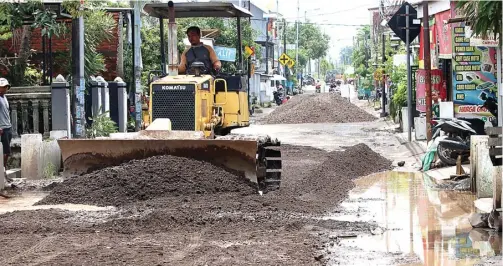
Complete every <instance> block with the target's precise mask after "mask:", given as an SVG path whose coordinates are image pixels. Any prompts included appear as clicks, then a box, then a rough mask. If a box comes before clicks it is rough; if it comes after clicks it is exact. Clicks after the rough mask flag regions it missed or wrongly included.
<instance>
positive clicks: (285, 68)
mask: <svg viewBox="0 0 503 266" xmlns="http://www.w3.org/2000/svg"><path fill="white" fill-rule="evenodd" d="M283 53H285V54H286V19H283ZM283 69H284V70H285V71H284V73H283V75H284V76H285V78H287V77H288V75H287V74H286V72H287V70H288V69H287V66H283Z"/></svg>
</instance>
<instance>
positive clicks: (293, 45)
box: [286, 44, 295, 50]
mask: <svg viewBox="0 0 503 266" xmlns="http://www.w3.org/2000/svg"><path fill="white" fill-rule="evenodd" d="M286 49H287V50H295V44H287V45H286Z"/></svg>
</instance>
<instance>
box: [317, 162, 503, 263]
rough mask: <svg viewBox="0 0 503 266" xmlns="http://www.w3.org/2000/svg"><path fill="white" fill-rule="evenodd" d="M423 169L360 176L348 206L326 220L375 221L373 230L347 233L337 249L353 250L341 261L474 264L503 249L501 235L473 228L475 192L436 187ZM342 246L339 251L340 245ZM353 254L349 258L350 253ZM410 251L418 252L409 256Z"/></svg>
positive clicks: (340, 259) (497, 253)
mask: <svg viewBox="0 0 503 266" xmlns="http://www.w3.org/2000/svg"><path fill="white" fill-rule="evenodd" d="M424 182H425V181H423V176H422V175H421V174H418V173H402V172H394V171H393V172H387V173H382V174H377V175H372V176H369V177H365V178H362V179H359V180H356V181H355V183H356V188H355V189H353V190H352V191H351V193H350V195H349V198H348V200H346V201H345V202H344V203H343V204H342V207H343V211H341V212H340V213H336V214H334V215H333V216H331V217H325V219H334V220H344V221H364V222H375V223H377V224H378V225H379V226H380V227H382V228H384V229H383V230H381V229H380V228H378V229H374V230H372V235H365V236H359V237H353V238H341V240H340V243H339V245H338V246H336V247H335V248H334V250H333V253H338V254H339V255H338V256H337V257H341V256H340V254H341V253H340V251H341V250H350V252H348V253H347V254H346V255H344V256H342V257H341V258H334V260H338V261H333V262H336V263H341V262H342V264H346V263H349V264H351V265H360V264H368V261H370V260H373V261H374V263H375V264H374V265H377V264H386V265H404V264H405V265H473V264H476V263H479V262H480V260H481V258H484V257H490V256H497V255H500V254H501V234H498V233H496V232H493V231H491V230H481V229H473V230H472V227H471V226H470V224H469V221H468V217H469V215H470V214H471V213H473V212H476V208H475V207H474V200H475V196H473V195H472V194H471V193H469V192H454V191H441V190H433V189H430V188H428V186H425V185H424ZM337 249H338V250H337ZM345 256H346V257H347V258H344V257H345ZM404 256H405V257H406V256H409V257H410V258H412V257H418V258H419V260H420V261H417V260H416V261H414V260H412V261H407V259H403V258H404Z"/></svg>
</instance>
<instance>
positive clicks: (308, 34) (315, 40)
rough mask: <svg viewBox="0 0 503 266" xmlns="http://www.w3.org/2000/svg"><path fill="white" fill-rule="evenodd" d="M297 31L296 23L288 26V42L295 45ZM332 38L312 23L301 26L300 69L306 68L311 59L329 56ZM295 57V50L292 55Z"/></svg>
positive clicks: (301, 24)
mask: <svg viewBox="0 0 503 266" xmlns="http://www.w3.org/2000/svg"><path fill="white" fill-rule="evenodd" d="M296 34H297V29H296V25H295V24H294V23H291V24H290V25H287V42H288V43H295V41H296ZM329 43H330V36H328V35H327V34H324V33H323V32H322V31H321V28H320V27H319V26H318V25H316V24H312V23H300V24H299V62H296V63H297V64H298V65H299V66H300V67H305V66H306V65H307V63H308V61H309V60H310V59H319V58H323V57H325V56H326V55H327V52H328V50H329V48H330V46H329ZM289 55H290V56H291V57H294V55H295V50H294V51H292V52H291V53H290V52H289Z"/></svg>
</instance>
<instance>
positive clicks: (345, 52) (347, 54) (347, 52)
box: [339, 46, 353, 65]
mask: <svg viewBox="0 0 503 266" xmlns="http://www.w3.org/2000/svg"><path fill="white" fill-rule="evenodd" d="M339 56H340V59H341V62H343V64H348V65H351V64H352V63H353V59H352V58H353V47H352V46H346V47H343V48H342V49H341V51H340V53H339Z"/></svg>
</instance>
